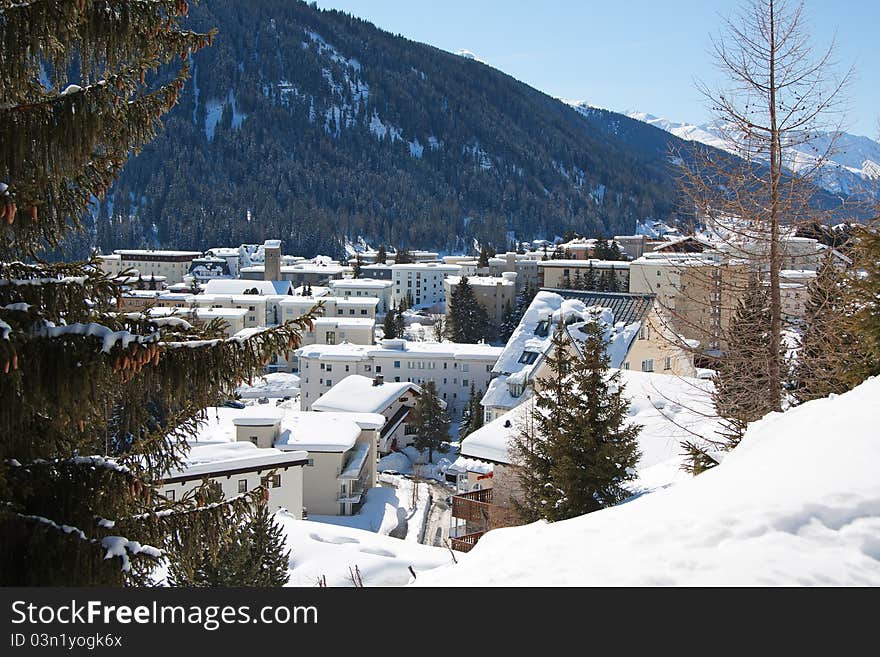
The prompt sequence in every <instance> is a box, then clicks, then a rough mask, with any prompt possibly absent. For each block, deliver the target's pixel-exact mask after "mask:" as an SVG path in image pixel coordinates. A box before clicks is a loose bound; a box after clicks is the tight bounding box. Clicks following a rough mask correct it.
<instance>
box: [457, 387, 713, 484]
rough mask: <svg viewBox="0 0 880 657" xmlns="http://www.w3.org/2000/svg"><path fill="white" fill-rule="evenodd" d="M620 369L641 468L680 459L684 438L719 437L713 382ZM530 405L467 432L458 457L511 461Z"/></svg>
mask: <svg viewBox="0 0 880 657" xmlns="http://www.w3.org/2000/svg"><path fill="white" fill-rule="evenodd" d="M619 372H620V377H621V382H622V383H623V385H624V396H625V397H626V398H627V399H629V400H630V408H629V418H630V422H634V423H636V424H639V425H641V426H642V431H641V433H640V434H639V450H640V451H641V458H640V460H639V465H638V469H639V470H642V469H644V468H648V467H651V466H655V465H657V464H658V463H662V462H664V461H668V460H670V459H678V458H679V452H680V447H679V443H680V442H681V441H682V440H685V439H688V440H694V441H698V440H699V438H698V436H702V437H703V438H705V439H717V438H718V437H719V435H718V431H719V424H718V422H717V420H715V419H714V418H713V415H714V406H713V404H712V399H711V392H712V390H713V385H712V382H711V381H706V380H702V379H692V378H687V377H677V376H670V375H666V374H656V373H651V372H636V371H634V370H619ZM532 408H534V403H533V401H531V400H528V401H524V402H522V403H520V404H519V405H518V406H516V407H515V408H513V410H511V411H508V412H507V413H505V414H504V415H502V416H500V417H498V418H496V419H494V420H492V422H489V423H487V424H486V425H484V426H482V427H480V428H479V429H477V430H476V431H474V432H473V433H471V434H469V435H468V436H467V437H466V438H465V439H464V440H463V441H462V443H461V449H460V452H461V454H462V456H466V457H470V458H477V459H484V460H487V461H493V462H497V463H510V462H511V458H510V455H509V454H508V446H509V442H510V439H511V437H513V436H514V435H516V433H518V432H519V431H520V430H521V428H522V427H523V424H524V422H525V421H526V419H527V418H528V416H529V414H530V413H531V410H532Z"/></svg>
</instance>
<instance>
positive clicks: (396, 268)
mask: <svg viewBox="0 0 880 657" xmlns="http://www.w3.org/2000/svg"><path fill="white" fill-rule="evenodd" d="M460 271H461V268H460V267H459V266H458V265H444V264H440V263H435V262H416V263H412V264H407V265H391V280H392V282H393V283H394V291H393V292H392V300H393V303H394V305H398V304H399V303H400V301H401V300H402V299H410V300H411V302H412V305H414V306H432V305H434V304H435V303H441V302H442V301H443V299H444V290H443V279H444V278H446V277H447V276H454V275H457V274H458V273H459V272H460Z"/></svg>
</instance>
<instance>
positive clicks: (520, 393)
mask: <svg viewBox="0 0 880 657" xmlns="http://www.w3.org/2000/svg"><path fill="white" fill-rule="evenodd" d="M560 320H562V322H563V323H564V324H565V331H566V335H567V339H568V341H569V352H570V353H571V356H572V358H574V357H578V356H579V354H580V351H579V347H578V345H579V343H580V342H581V341H583V340H584V339H585V335H584V334H583V333H582V331H581V329H582V328H583V327H584V326H585V325H586V324H587V323H588V322H598V323H599V324H600V325H601V326H602V327H603V330H604V338H605V353H606V354H607V355H608V358H609V364H610V366H611V367H615V368H621V369H638V370H641V371H645V372H658V373H662V374H672V375H678V376H694V375H695V373H696V369H695V368H694V364H693V358H692V356H691V354H690V353H689V351H688V350H687V349H686V348H683V346H682V339H681V338H679V337H678V336H676V335H675V334H673V333H672V332H671V330H670V329H669V322H668V321H664V316H663V313H662V309H661V308H660V307H659V305H658V304H657V303H656V302H655V299H654V296H653V295H647V294H645V295H639V294H626V293H610V292H585V291H576V290H541V291H540V292H538V294H537V295H535V298H534V299H533V300H532V303H531V304H530V305H529V307H528V308H527V309H526V312H525V314H524V315H523V318H522V320H520V323H519V325H518V326H517V327H516V329H515V330H514V332H513V335H511V337H510V340H508V342H507V345H506V346H505V347H504V351H503V353H502V354H501V356H500V357H499V358H498V361H497V362H496V363H495V366H494V368H493V369H492V375H493V378H492V380H491V382H490V383H489V388H488V390H487V391H486V394H485V395H484V396H483V400H482V402H481V404H482V406H483V410H484V416H485V419H486V421H487V422H490V421H492V420H494V419H496V418H498V417H500V416H501V415H503V414H504V413H506V412H508V411H509V410H511V409H512V408H515V407H516V406H518V405H519V404H521V403H522V402H523V401H525V400H526V399H528V398H529V397H530V396H531V395H532V393H533V392H534V390H535V386H536V385H540V383H539V380H540V379H541V378H542V377H544V376H546V375H547V373H548V372H549V366H548V365H547V362H546V358H547V355H548V354H549V353H550V350H551V349H552V341H553V335H554V331H555V330H556V327H557V326H558V324H559V322H560Z"/></svg>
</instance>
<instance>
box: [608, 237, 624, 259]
mask: <svg viewBox="0 0 880 657" xmlns="http://www.w3.org/2000/svg"><path fill="white" fill-rule="evenodd" d="M605 259H606V260H626V256H625V255H624V254H623V251H621V250H620V245H619V244H618V243H617V242H616V241H615V240H613V239H612V240H608V250H607V251H606V253H605Z"/></svg>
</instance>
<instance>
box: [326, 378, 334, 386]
mask: <svg viewBox="0 0 880 657" xmlns="http://www.w3.org/2000/svg"><path fill="white" fill-rule="evenodd" d="M326 383H327V387H328V388H332V387H333V381H331V380H330V379H327V381H326Z"/></svg>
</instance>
